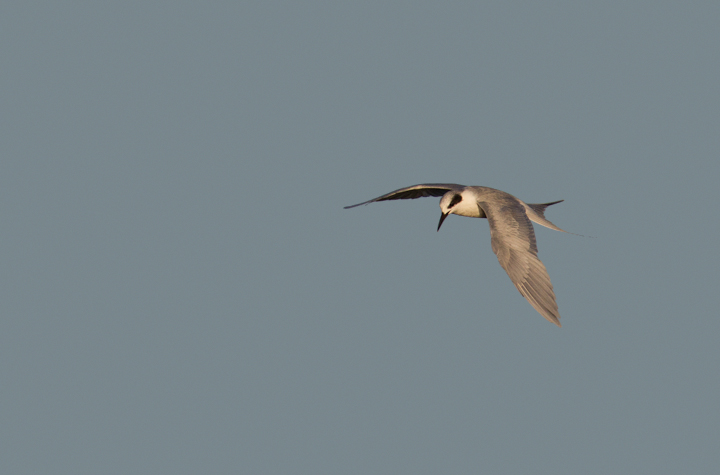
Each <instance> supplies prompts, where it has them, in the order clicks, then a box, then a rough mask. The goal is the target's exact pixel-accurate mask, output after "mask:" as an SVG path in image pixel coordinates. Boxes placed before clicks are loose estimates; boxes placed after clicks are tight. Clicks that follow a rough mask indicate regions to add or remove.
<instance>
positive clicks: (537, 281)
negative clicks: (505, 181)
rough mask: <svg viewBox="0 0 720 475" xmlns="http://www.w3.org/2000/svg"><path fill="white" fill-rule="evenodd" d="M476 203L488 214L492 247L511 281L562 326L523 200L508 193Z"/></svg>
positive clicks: (523, 294) (548, 317)
mask: <svg viewBox="0 0 720 475" xmlns="http://www.w3.org/2000/svg"><path fill="white" fill-rule="evenodd" d="M478 206H480V207H481V208H482V209H483V210H484V211H485V214H486V215H487V219H488V224H489V225H490V238H491V244H492V250H493V252H494V253H495V254H496V255H497V257H498V261H500V265H501V266H502V267H503V269H505V272H507V274H508V276H510V280H512V282H513V284H515V287H517V289H518V290H519V291H520V293H521V294H522V296H523V297H525V298H526V299H527V301H528V302H530V305H532V306H533V307H534V308H535V310H537V311H538V312H540V315H542V316H543V317H545V318H546V319H547V320H549V321H551V322H552V323H554V324H555V325H557V326H561V325H560V313H559V312H558V307H557V303H556V302H555V293H554V292H553V286H552V284H551V283H550V276H549V275H548V273H547V269H545V266H544V265H543V263H542V262H541V261H540V259H538V256H537V244H536V242H535V232H534V231H533V227H532V223H531V222H530V219H529V218H528V216H527V213H526V212H525V207H524V206H523V203H522V202H520V201H519V200H517V199H516V198H514V197H512V196H509V195H508V196H505V197H501V198H495V197H493V200H492V202H487V201H484V202H478Z"/></svg>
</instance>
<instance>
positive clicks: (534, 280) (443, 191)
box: [345, 183, 567, 326]
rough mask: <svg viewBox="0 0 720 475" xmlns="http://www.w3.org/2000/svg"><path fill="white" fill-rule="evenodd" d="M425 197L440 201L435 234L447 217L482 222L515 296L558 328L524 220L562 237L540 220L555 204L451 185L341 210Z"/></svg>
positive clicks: (405, 190)
mask: <svg viewBox="0 0 720 475" xmlns="http://www.w3.org/2000/svg"><path fill="white" fill-rule="evenodd" d="M426 196H436V197H437V196H441V197H442V198H440V211H441V212H442V215H441V216H440V222H439V223H438V227H437V230H438V231H440V226H442V223H443V221H445V218H447V217H448V216H449V215H451V214H456V215H458V216H467V217H469V218H487V220H488V224H489V225H490V243H491V245H492V250H493V252H494V253H495V254H496V255H497V258H498V261H500V265H501V266H502V267H503V269H505V272H507V274H508V276H510V280H512V282H513V284H515V287H517V289H518V290H519V291H520V294H521V295H522V296H523V297H525V299H527V301H528V302H530V305H532V306H533V307H534V308H535V310H537V311H538V312H539V313H540V315H542V316H543V317H545V319H547V320H548V321H550V322H552V323H554V324H555V325H557V326H561V325H560V313H559V312H558V306H557V303H556V302H555V293H554V292H553V286H552V284H551V283H550V276H549V275H548V273H547V269H545V266H544V265H543V263H542V262H541V261H540V259H539V258H538V255H537V254H538V249H537V243H536V242H535V232H534V231H533V226H532V223H531V222H530V221H534V222H536V223H538V224H540V225H542V226H545V227H546V228H550V229H554V230H555V231H561V232H564V233H565V232H567V231H565V230H563V229H560V228H559V227H557V226H555V225H554V224H553V223H551V222H550V221H548V220H547V219H546V218H545V208H547V207H548V206H550V205H554V204H557V203H561V202H562V201H564V200H560V201H553V202H552V203H542V204H530V203H525V202H523V201H521V200H519V199H518V198H516V197H514V196H513V195H511V194H509V193H505V192H504V191H500V190H496V189H494V188H487V187H485V186H463V185H456V184H453V183H426V184H422V185H414V186H409V187H407V188H400V189H399V190H395V191H391V192H390V193H387V194H385V195H382V196H378V197H377V198H374V199H372V200H369V201H364V202H362V203H358V204H356V205H352V206H345V209H350V208H355V207H356V206H362V205H366V204H369V203H374V202H376V201H389V200H414V199H416V198H423V197H426Z"/></svg>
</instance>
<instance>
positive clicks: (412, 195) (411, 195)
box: [345, 183, 465, 209]
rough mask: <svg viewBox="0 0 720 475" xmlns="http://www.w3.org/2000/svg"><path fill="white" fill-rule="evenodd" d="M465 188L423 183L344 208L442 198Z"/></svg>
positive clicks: (448, 184) (449, 184)
mask: <svg viewBox="0 0 720 475" xmlns="http://www.w3.org/2000/svg"><path fill="white" fill-rule="evenodd" d="M463 188H465V187H464V186H462V185H456V184H454V183H425V184H422V185H414V186H408V187H407V188H400V189H399V190H395V191H391V192H390V193H387V194H385V195H382V196H378V197H377V198H373V199H371V200H368V201H364V202H362V203H358V204H356V205H351V206H345V209H350V208H354V207H356V206H361V205H366V204H368V203H374V202H376V201H387V200H414V199H416V198H423V197H426V196H442V195H444V194H445V193H447V192H448V191H450V190H458V191H459V190H462V189H463Z"/></svg>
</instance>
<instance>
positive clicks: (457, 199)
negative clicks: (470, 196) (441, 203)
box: [448, 195, 462, 208]
mask: <svg viewBox="0 0 720 475" xmlns="http://www.w3.org/2000/svg"><path fill="white" fill-rule="evenodd" d="M461 201H462V196H461V195H455V196H453V197H452V199H451V200H450V205H449V206H448V208H452V207H453V206H455V205H456V204H458V203H460V202H461Z"/></svg>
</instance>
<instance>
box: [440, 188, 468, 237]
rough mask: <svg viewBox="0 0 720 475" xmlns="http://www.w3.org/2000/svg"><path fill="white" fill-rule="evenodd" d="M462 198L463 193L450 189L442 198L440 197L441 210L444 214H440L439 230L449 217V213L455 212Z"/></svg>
mask: <svg viewBox="0 0 720 475" xmlns="http://www.w3.org/2000/svg"><path fill="white" fill-rule="evenodd" d="M462 200H463V196H462V194H461V193H458V192H457V191H448V192H447V193H445V194H444V195H443V197H442V198H440V211H441V212H442V216H440V222H439V223H438V227H437V230H438V231H440V226H442V223H443V221H445V218H447V217H448V215H449V214H451V213H453V212H454V210H455V209H456V208H455V207H456V206H457V205H458V204H459V203H461V202H462Z"/></svg>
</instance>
